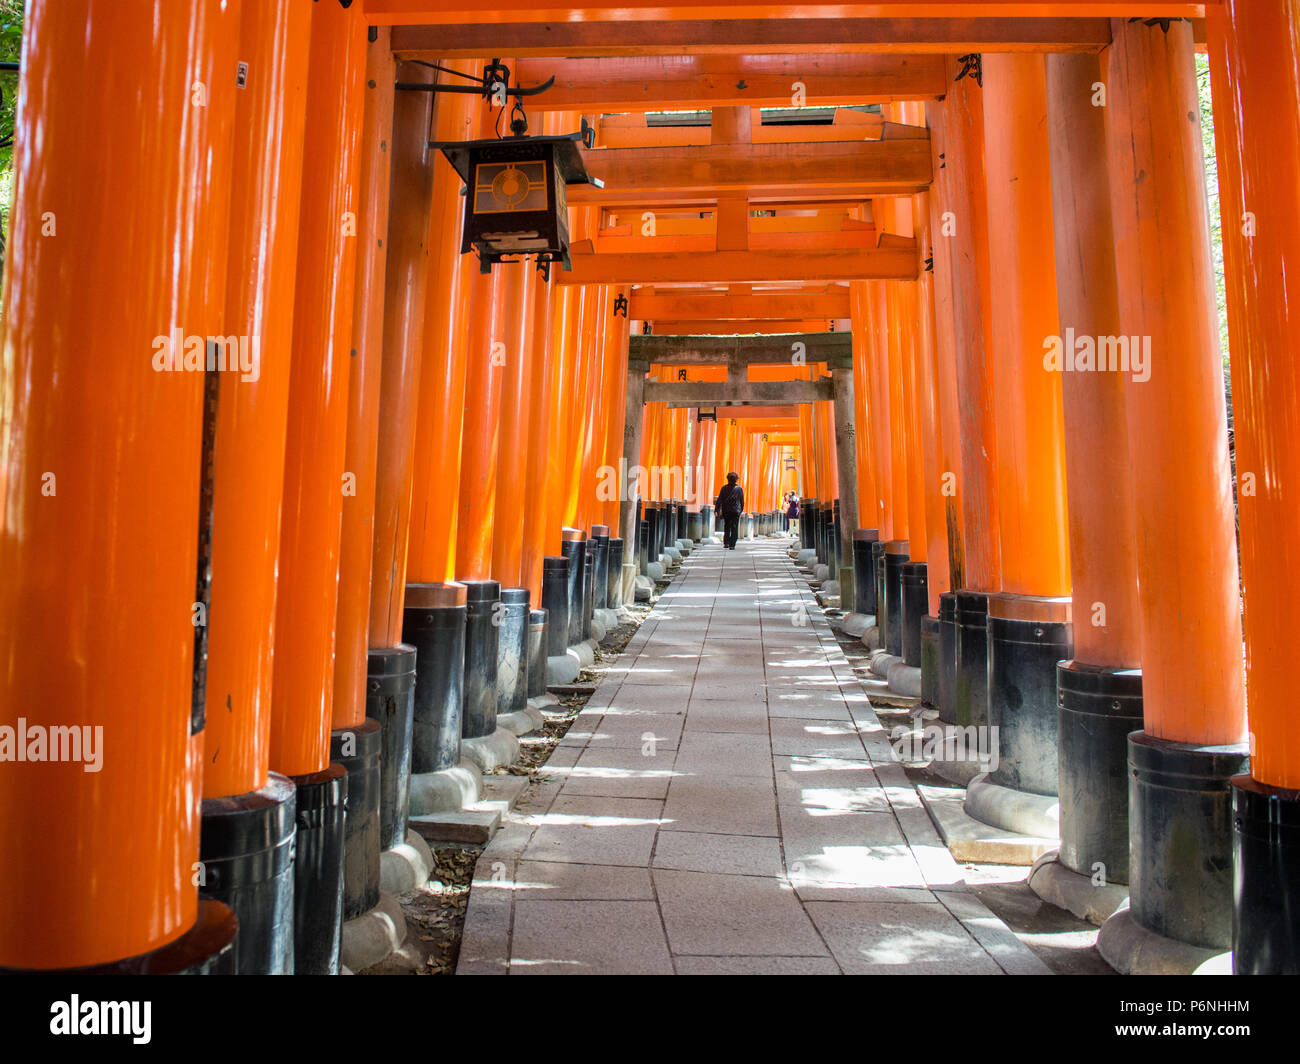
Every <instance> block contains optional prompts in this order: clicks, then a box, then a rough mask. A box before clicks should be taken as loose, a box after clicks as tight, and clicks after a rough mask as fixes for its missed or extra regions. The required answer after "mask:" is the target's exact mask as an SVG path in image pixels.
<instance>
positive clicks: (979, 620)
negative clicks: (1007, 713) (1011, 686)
mask: <svg viewBox="0 0 1300 1064" xmlns="http://www.w3.org/2000/svg"><path fill="white" fill-rule="evenodd" d="M988 625H989V597H988V595H987V594H985V593H984V592H983V591H958V592H957V671H956V675H955V678H954V683H953V709H954V716H956V718H957V723H958V724H960V725H962V726H963V727H969V726H970V725H974V726H975V727H977V728H978V727H985V726H987V725H988V722H989V632H988Z"/></svg>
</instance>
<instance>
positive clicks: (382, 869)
mask: <svg viewBox="0 0 1300 1064" xmlns="http://www.w3.org/2000/svg"><path fill="white" fill-rule="evenodd" d="M432 874H433V854H431V853H430V852H429V846H428V844H427V843H426V842H425V841H424V839H422V838H421V837H420V835H419V833H418V832H415V831H409V830H408V831H407V833H406V841H405V842H402V843H398V845H396V846H394V847H393V848H392V849H391V850H381V851H380V853H379V889H380V890H381V891H384V892H386V893H388V894H392V895H394V896H396V895H398V894H405V893H406V892H407V891H408V890H414V889H415V888H416V887H422V886H424V884H426V883H427V882H429V876H430V875H432ZM344 926H345V927H346V926H347V925H346V924H345V925H344ZM398 945H401V943H400V942H399V943H398ZM371 963H372V964H373V963H374V962H373V961H372V962H371Z"/></svg>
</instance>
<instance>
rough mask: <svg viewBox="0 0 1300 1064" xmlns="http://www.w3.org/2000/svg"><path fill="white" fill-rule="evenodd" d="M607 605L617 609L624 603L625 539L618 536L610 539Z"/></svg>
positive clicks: (606, 591) (607, 565) (606, 592)
mask: <svg viewBox="0 0 1300 1064" xmlns="http://www.w3.org/2000/svg"><path fill="white" fill-rule="evenodd" d="M606 569H607V570H608V573H607V575H606V580H607V583H606V586H605V605H606V607H607V608H609V609H617V608H618V607H619V606H621V605H623V541H622V540H621V539H618V538H614V539H611V540H610V541H609V556H608V561H607V563H606Z"/></svg>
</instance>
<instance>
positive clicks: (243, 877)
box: [199, 772, 295, 975]
mask: <svg viewBox="0 0 1300 1064" xmlns="http://www.w3.org/2000/svg"><path fill="white" fill-rule="evenodd" d="M294 799H295V792H294V786H293V781H292V780H290V779H289V777H288V776H282V775H280V774H279V773H278V772H272V773H271V774H270V775H269V777H268V779H267V781H266V786H264V787H259V788H258V789H257V790H255V791H249V792H248V793H247V794H235V795H230V796H229V797H225V798H205V799H203V815H202V820H201V829H200V842H199V861H200V865H201V867H202V871H203V880H202V883H201V885H200V887H199V893H200V895H201V896H202V897H204V898H210V899H212V900H214V901H217V902H221V903H223V904H224V905H226V906H229V908H230V911H231V912H233V913H234V914H235V916H236V917H237V918H238V920H239V934H238V935H237V936H236V937H235V943H234V946H233V948H231V949H228V950H225V951H223V952H222V953H220V954H219V955H218V956H217V957H215V958H213V960H212V962H211V971H212V973H213V974H217V975H291V974H292V973H293V838H294V825H295V816H294V810H295V800H294Z"/></svg>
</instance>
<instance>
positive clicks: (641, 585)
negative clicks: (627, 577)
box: [636, 575, 655, 602]
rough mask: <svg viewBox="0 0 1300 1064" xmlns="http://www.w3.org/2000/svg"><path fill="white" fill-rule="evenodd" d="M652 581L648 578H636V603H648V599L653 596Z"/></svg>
mask: <svg viewBox="0 0 1300 1064" xmlns="http://www.w3.org/2000/svg"><path fill="white" fill-rule="evenodd" d="M654 590H655V585H654V580H653V579H651V578H650V577H648V576H639V575H638V576H637V578H636V601H637V602H649V601H650V597H651V596H652V595H653V594H654Z"/></svg>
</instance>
